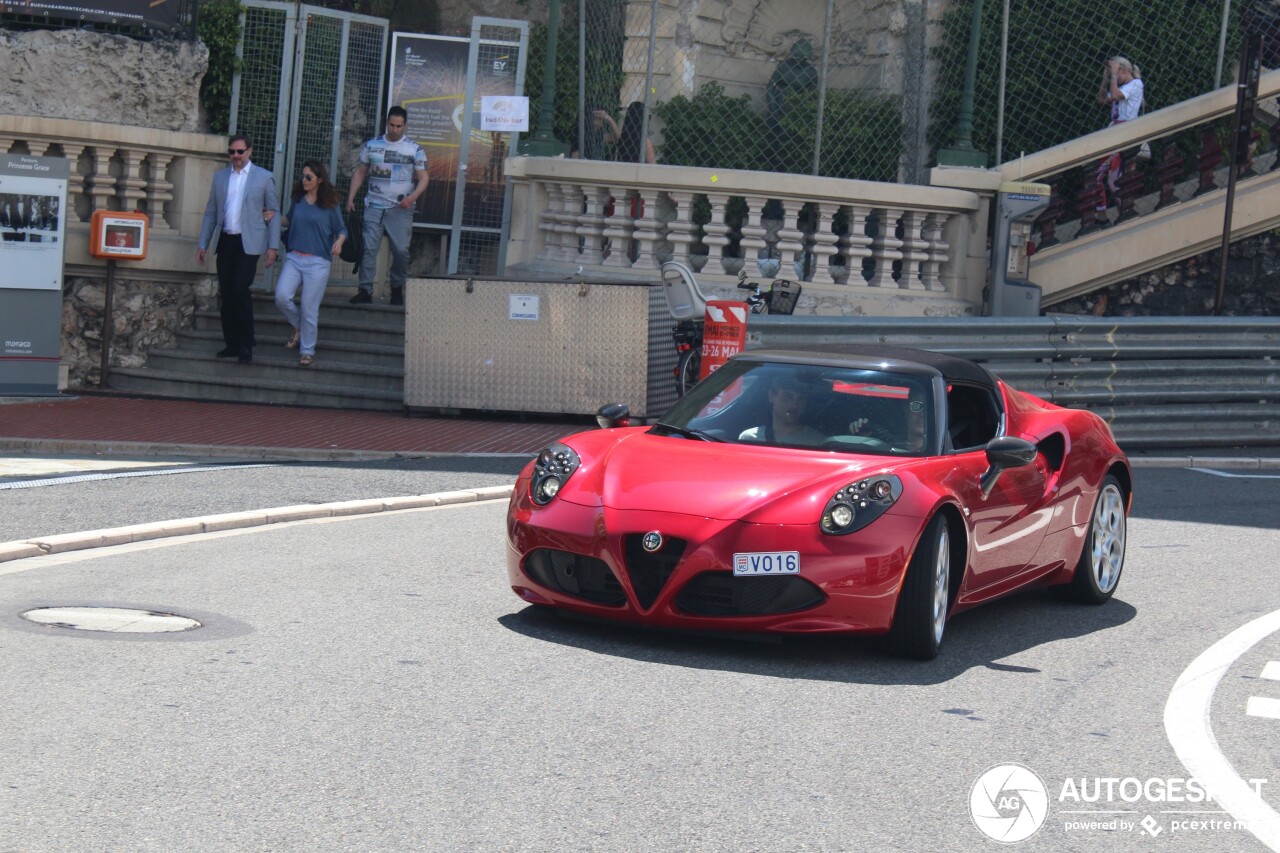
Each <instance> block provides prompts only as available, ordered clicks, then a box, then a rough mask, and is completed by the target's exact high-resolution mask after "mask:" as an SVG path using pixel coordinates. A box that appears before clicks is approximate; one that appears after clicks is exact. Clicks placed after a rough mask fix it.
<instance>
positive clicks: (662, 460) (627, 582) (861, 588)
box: [507, 347, 1132, 659]
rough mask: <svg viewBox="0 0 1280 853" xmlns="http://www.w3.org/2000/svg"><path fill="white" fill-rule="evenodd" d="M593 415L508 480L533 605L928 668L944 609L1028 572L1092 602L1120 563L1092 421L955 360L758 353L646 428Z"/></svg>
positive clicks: (522, 571) (516, 559) (1120, 546)
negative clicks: (902, 659) (873, 649)
mask: <svg viewBox="0 0 1280 853" xmlns="http://www.w3.org/2000/svg"><path fill="white" fill-rule="evenodd" d="M598 420H599V421H600V423H601V426H602V427H603V428H602V429H599V430H592V431H589V432H582V433H578V434H576V435H571V436H568V437H566V438H564V439H562V440H561V441H559V442H556V443H555V444H552V445H551V446H550V447H547V448H546V449H545V450H543V451H542V452H541V453H539V454H538V455H537V457H536V458H535V459H534V460H533V461H532V462H530V463H529V465H528V466H526V468H525V469H524V471H522V472H521V474H520V476H519V479H518V480H517V482H516V486H515V490H514V492H513V494H512V497H511V504H510V507H509V511H508V517H507V538H508V546H509V547H508V552H507V556H508V560H507V567H508V575H509V577H510V583H511V588H512V589H513V590H514V591H515V593H516V594H517V595H518V596H520V597H521V598H522V599H523V600H524V601H526V602H529V603H531V604H535V605H540V606H544V607H549V608H556V609H560V610H565V611H571V612H576V613H579V614H586V615H589V616H594V617H600V618H604V619H609V620H616V621H618V622H626V623H633V624H640V625H650V626H657V627H665V628H678V629H695V630H700V629H706V630H721V631H735V632H778V633H835V634H871V635H877V634H879V635H887V640H888V643H889V646H890V648H891V650H892V651H894V652H895V653H897V654H901V655H904V656H907V657H913V658H920V659H930V658H933V657H934V656H936V655H937V654H938V651H939V648H940V647H941V645H942V639H943V634H944V631H945V629H946V625H947V620H948V618H949V617H950V616H952V615H953V614H955V613H956V612H958V611H960V610H963V609H965V608H969V607H973V606H974V605H977V604H981V603H983V602H986V601H990V600H992V599H994V598H998V597H1000V596H1003V595H1007V594H1009V593H1011V592H1014V591H1015V590H1019V589H1023V588H1025V587H1028V586H1031V585H1049V586H1056V587H1060V589H1061V591H1062V592H1064V593H1065V594H1067V595H1068V596H1070V597H1072V598H1075V599H1077V600H1079V601H1082V602H1086V603H1090V604H1102V603H1104V602H1106V601H1107V600H1109V599H1110V598H1111V596H1112V594H1113V593H1114V592H1115V590H1116V584H1117V583H1118V582H1119V580H1120V573H1121V570H1122V569H1123V567H1124V552H1125V531H1126V519H1127V515H1128V508H1129V505H1130V499H1131V497H1132V476H1131V472H1130V467H1129V462H1128V460H1127V458H1126V457H1125V455H1124V453H1123V452H1121V450H1120V448H1119V447H1117V445H1116V443H1115V441H1114V439H1113V438H1112V435H1111V431H1110V429H1109V428H1108V427H1107V424H1106V423H1105V422H1104V421H1103V420H1102V419H1101V418H1099V417H1098V416H1096V415H1094V414H1092V413H1090V412H1087V411H1082V410H1076V409H1067V408H1062V407H1059V406H1056V405H1053V404H1052V403H1049V402H1046V401H1044V400H1042V399H1039V398H1037V397H1034V396H1032V395H1030V394H1027V393H1023V392H1020V391H1018V390H1016V389H1014V388H1012V387H1010V386H1009V385H1007V384H1006V383H1004V382H1003V381H1001V380H1000V379H999V378H997V377H996V376H995V375H993V374H992V373H991V372H990V371H988V370H987V369H986V368H985V367H983V366H981V365H978V364H975V363H973V362H970V361H966V360H964V359H960V358H956V357H953V356H947V355H940V354H937V353H931V352H924V351H919V350H910V349H903V348H891V347H829V348H820V349H814V350H812V351H805V352H793V351H781V350H754V351H748V352H746V353H743V354H741V355H738V356H736V357H734V358H733V359H731V360H730V361H729V362H728V363H727V364H725V365H724V366H723V367H721V368H720V369H719V370H717V371H716V372H714V373H712V374H711V375H710V376H709V377H707V379H705V380H704V381H702V382H701V383H699V384H698V385H696V386H695V387H694V388H693V389H692V391H690V393H689V394H688V395H686V396H685V397H683V398H682V399H681V400H679V401H678V402H677V403H676V405H675V406H674V407H673V408H672V409H671V410H670V411H669V412H668V413H667V414H666V415H665V416H664V417H663V418H662V419H661V420H660V421H658V422H657V423H654V424H652V425H640V426H631V425H630V424H629V421H630V418H629V414H628V412H627V410H626V407H625V406H623V405H620V404H615V405H612V406H605V407H604V408H602V409H601V411H600V414H599V416H598Z"/></svg>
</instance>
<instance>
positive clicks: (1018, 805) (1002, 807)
mask: <svg viewBox="0 0 1280 853" xmlns="http://www.w3.org/2000/svg"><path fill="white" fill-rule="evenodd" d="M969 815H970V816H971V817H972V818H973V825H974V826H976V827H978V829H979V830H980V831H981V832H982V834H983V835H985V836H987V837H988V838H991V839H993V840H995V841H999V842H1001V843H1003V844H1016V843H1017V842H1019V841H1026V840H1027V839H1028V838H1030V837H1031V836H1033V835H1035V834H1036V833H1037V832H1039V831H1040V827H1042V826H1044V821H1045V818H1046V817H1048V816H1049V792H1048V791H1047V790H1046V789H1045V787H1044V782H1042V781H1041V780H1040V777H1039V776H1037V775H1036V774H1035V773H1033V772H1032V771H1030V770H1028V769H1027V768H1025V767H1023V766H1022V765H1021V764H997V765H996V766H995V767H992V768H991V769H990V770H988V771H987V772H985V773H983V774H982V775H981V776H979V777H978V781H976V782H974V783H973V790H972V791H970V792H969Z"/></svg>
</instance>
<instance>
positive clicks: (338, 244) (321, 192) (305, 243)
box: [276, 160, 347, 367]
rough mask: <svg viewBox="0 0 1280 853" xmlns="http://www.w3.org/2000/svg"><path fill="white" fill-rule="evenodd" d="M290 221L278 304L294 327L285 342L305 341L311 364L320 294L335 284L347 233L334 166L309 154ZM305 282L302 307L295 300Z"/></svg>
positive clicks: (303, 351) (306, 362) (301, 344)
mask: <svg viewBox="0 0 1280 853" xmlns="http://www.w3.org/2000/svg"><path fill="white" fill-rule="evenodd" d="M284 225H285V227H287V228H288V229H289V232H288V238H287V239H286V241H285V246H286V248H287V249H288V254H286V255H285V258H284V267H283V268H282V269H281V270H280V278H279V279H277V280H276V307H277V308H279V309H280V312H281V313H282V314H284V317H285V319H286V320H288V321H289V325H291V326H293V329H294V331H293V337H292V338H290V339H289V342H288V343H287V344H285V346H286V347H288V348H289V349H294V348H299V347H300V348H301V349H300V352H301V355H302V357H301V358H300V359H299V360H298V364H299V365H301V366H302V367H308V366H309V365H310V364H311V361H312V359H314V358H315V354H316V326H317V323H318V321H319V319H320V299H321V297H323V296H324V289H325V287H326V286H327V285H328V284H329V268H330V267H331V266H332V264H333V258H336V257H337V256H338V254H339V253H340V252H341V251H342V244H343V243H344V242H345V241H346V239H347V227H346V225H345V224H343V221H342V212H341V209H340V208H339V206H338V192H337V190H335V189H334V188H333V184H331V183H329V172H328V170H326V169H325V167H324V166H323V165H322V164H321V163H319V162H317V161H315V160H308V161H307V162H306V163H304V164H303V165H302V177H301V178H300V179H299V180H298V183H297V184H295V185H294V187H293V207H292V208H290V209H289V215H288V216H287V217H286V218H285V220H284ZM299 285H301V287H302V300H301V302H302V306H301V309H299V307H298V306H297V305H294V304H293V297H294V294H296V293H297V292H298V287H299Z"/></svg>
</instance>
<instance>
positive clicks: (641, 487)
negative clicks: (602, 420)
mask: <svg viewBox="0 0 1280 853" xmlns="http://www.w3.org/2000/svg"><path fill="white" fill-rule="evenodd" d="M610 433H612V434H613V435H610ZM568 443H570V444H572V445H573V447H574V448H575V449H576V450H577V451H578V453H579V454H580V456H581V457H582V468H581V469H580V470H579V471H578V472H577V473H576V474H575V476H574V477H573V478H572V480H570V481H569V482H570V487H569V488H566V489H564V490H563V491H562V492H561V495H560V497H561V499H562V500H568V501H571V502H574V503H581V504H588V505H598V504H603V505H604V506H606V507H608V508H610V509H614V510H623V511H627V510H635V511H659V512H675V513H683V514H688V515H696V516H702V517H705V518H716V519H724V520H731V519H741V520H744V521H751V522H756V523H761V524H811V523H815V522H816V521H817V520H818V518H819V517H820V516H821V514H822V509H823V507H824V506H826V503H827V500H828V499H829V498H830V497H831V495H832V494H833V493H834V492H835V491H836V490H837V489H840V488H841V487H843V486H845V485H847V484H848V483H849V482H850V481H852V480H856V479H858V478H860V477H863V476H868V475H870V474H875V473H880V472H887V471H893V470H894V469H895V467H897V466H898V465H900V464H901V460H893V459H886V458H885V457H882V456H854V455H850V454H847V453H831V452H827V451H809V450H789V449H783V448H771V447H753V446H750V445H741V444H720V443H717V442H707V441H697V440H691V439H683V438H678V437H675V436H655V435H650V434H648V433H647V431H644V430H638V429H629V430H608V431H603V430H602V431H599V432H594V433H583V434H581V435H579V436H574V440H572V441H570V442H568Z"/></svg>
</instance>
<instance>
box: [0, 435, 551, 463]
mask: <svg viewBox="0 0 1280 853" xmlns="http://www.w3.org/2000/svg"><path fill="white" fill-rule="evenodd" d="M0 452H9V453H67V454H78V455H83V456H133V457H145V456H166V457H174V456H176V457H191V458H197V459H252V460H255V461H259V460H260V461H265V462H373V461H378V460H384V459H426V458H431V457H501V458H506V457H511V458H523V459H532V458H533V456H534V454H533V453H468V452H453V451H436V450H345V449H341V448H336V447H335V448H323V447H249V446H242V445H233V444H161V443H157V442H145V441H86V440H76V439H56V438H0Z"/></svg>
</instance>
